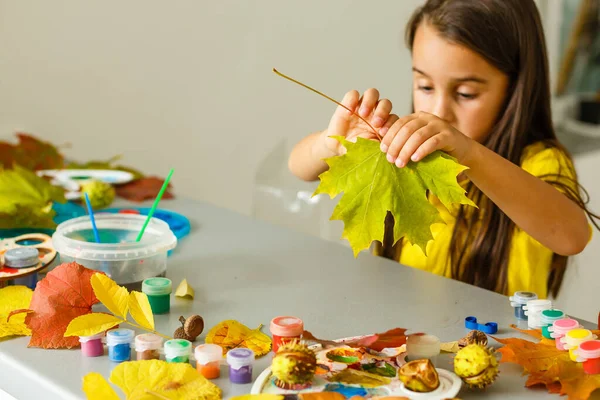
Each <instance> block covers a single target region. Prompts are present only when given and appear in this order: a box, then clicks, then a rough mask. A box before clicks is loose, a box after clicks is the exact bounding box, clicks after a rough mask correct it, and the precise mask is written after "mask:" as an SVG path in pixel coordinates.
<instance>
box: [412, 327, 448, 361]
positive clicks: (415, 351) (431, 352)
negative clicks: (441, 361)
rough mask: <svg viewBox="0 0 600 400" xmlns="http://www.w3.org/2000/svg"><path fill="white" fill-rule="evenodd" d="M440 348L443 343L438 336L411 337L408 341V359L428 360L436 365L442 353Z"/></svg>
mask: <svg viewBox="0 0 600 400" xmlns="http://www.w3.org/2000/svg"><path fill="white" fill-rule="evenodd" d="M440 347H441V342H440V339H439V338H438V337H437V336H434V335H428V334H422V335H420V334H419V335H410V336H409V337H408V338H407V339H406V357H407V359H408V360H409V361H410V360H419V359H425V358H428V359H430V360H431V361H432V362H433V364H434V365H435V364H436V361H437V356H438V355H439V354H440V351H441V348H440Z"/></svg>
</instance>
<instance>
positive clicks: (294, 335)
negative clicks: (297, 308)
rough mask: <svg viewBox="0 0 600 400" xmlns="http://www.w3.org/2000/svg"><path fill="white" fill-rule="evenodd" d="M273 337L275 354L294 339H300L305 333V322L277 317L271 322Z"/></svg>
mask: <svg viewBox="0 0 600 400" xmlns="http://www.w3.org/2000/svg"><path fill="white" fill-rule="evenodd" d="M270 331H271V336H273V352H274V353H277V350H279V347H280V346H281V345H283V344H285V343H289V342H291V341H293V340H294V339H300V337H301V336H302V332H303V331H304V322H302V320H301V319H300V318H296V317H275V318H273V319H272V320H271V325H270Z"/></svg>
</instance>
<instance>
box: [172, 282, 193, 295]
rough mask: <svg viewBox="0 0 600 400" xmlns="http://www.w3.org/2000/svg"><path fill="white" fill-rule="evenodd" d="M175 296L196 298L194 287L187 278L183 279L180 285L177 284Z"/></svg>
mask: <svg viewBox="0 0 600 400" xmlns="http://www.w3.org/2000/svg"><path fill="white" fill-rule="evenodd" d="M175 296H177V297H183V298H188V299H193V298H194V288H193V287H191V286H190V284H189V283H188V281H187V279H184V280H182V281H181V283H180V284H179V286H177V290H175Z"/></svg>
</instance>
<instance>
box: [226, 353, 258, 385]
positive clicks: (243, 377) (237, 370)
mask: <svg viewBox="0 0 600 400" xmlns="http://www.w3.org/2000/svg"><path fill="white" fill-rule="evenodd" d="M227 363H228V364H229V380H230V381H231V383H239V384H245V383H250V382H252V366H253V364H254V352H253V351H252V350H250V349H245V348H238V349H232V350H229V351H228V352H227Z"/></svg>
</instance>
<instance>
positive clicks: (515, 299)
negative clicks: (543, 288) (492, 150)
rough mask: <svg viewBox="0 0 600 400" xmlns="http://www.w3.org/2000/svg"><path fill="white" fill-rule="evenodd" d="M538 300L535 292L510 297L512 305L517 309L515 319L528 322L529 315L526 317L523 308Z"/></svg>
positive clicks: (519, 293) (517, 293)
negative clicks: (528, 303) (531, 301)
mask: <svg viewBox="0 0 600 400" xmlns="http://www.w3.org/2000/svg"><path fill="white" fill-rule="evenodd" d="M537 298H538V296H537V294H535V293H533V292H515V294H513V295H512V296H510V297H509V300H510V305H511V306H512V307H514V308H515V317H516V318H517V319H521V320H523V321H527V315H525V310H523V306H524V305H526V304H527V302H528V301H530V300H536V299H537Z"/></svg>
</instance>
